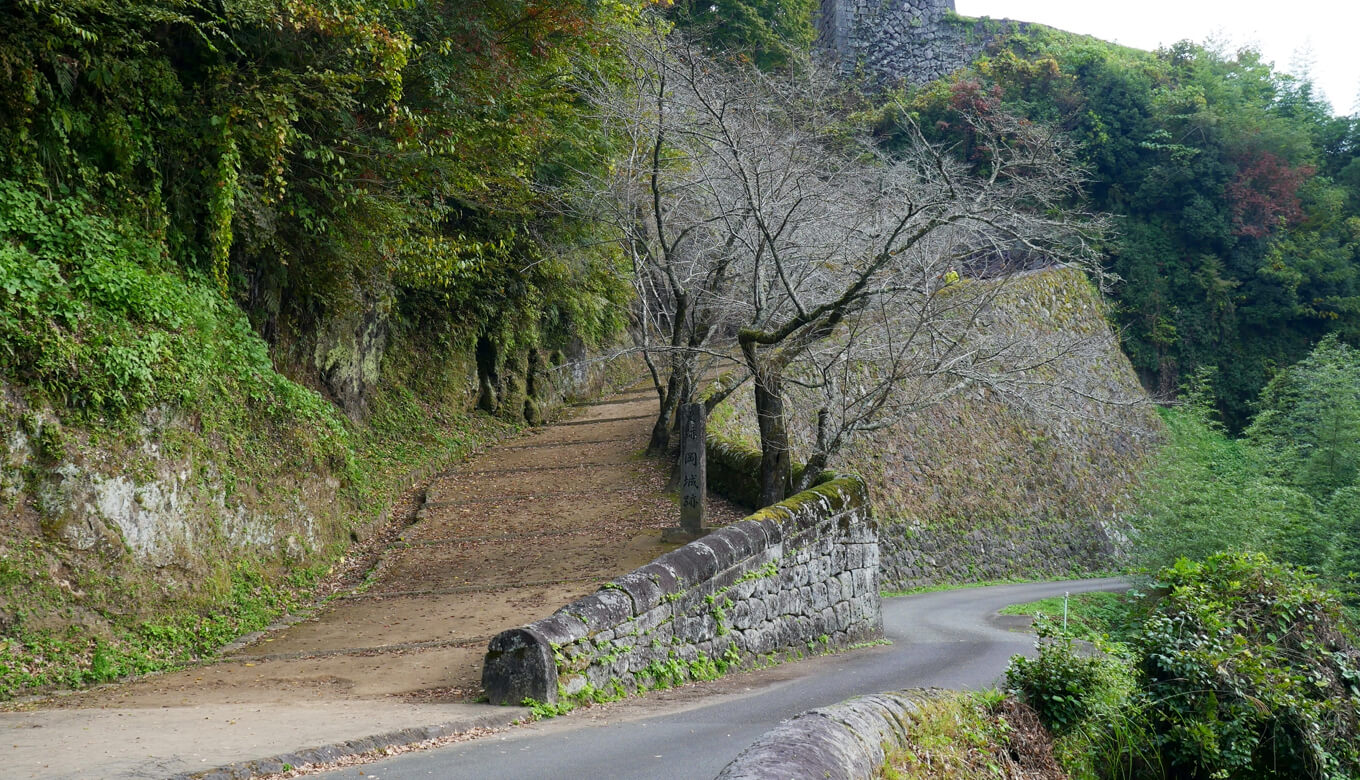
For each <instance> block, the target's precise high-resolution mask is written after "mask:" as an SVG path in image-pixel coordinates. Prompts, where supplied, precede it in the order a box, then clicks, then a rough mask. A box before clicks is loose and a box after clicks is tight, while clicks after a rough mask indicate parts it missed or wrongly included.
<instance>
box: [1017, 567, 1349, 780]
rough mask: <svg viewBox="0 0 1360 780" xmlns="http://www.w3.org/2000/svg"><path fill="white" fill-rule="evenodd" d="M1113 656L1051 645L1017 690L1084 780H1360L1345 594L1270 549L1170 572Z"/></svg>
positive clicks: (1020, 677) (1024, 668) (1023, 663)
mask: <svg viewBox="0 0 1360 780" xmlns="http://www.w3.org/2000/svg"><path fill="white" fill-rule="evenodd" d="M1151 594H1152V595H1150V596H1149V597H1148V599H1149V601H1150V602H1151V603H1150V604H1149V606H1148V612H1147V613H1146V614H1147V617H1146V618H1145V619H1144V620H1143V621H1142V624H1141V625H1140V626H1138V627H1137V628H1136V629H1135V630H1134V631H1133V632H1132V635H1131V636H1132V639H1131V641H1130V643H1129V644H1128V645H1106V646H1105V650H1106V651H1107V653H1106V654H1105V656H1104V657H1100V658H1093V657H1089V656H1087V655H1083V654H1081V653H1080V652H1078V651H1077V650H1076V649H1075V648H1074V646H1073V644H1072V643H1071V642H1070V641H1057V642H1053V641H1049V642H1046V644H1044V645H1042V646H1041V647H1040V654H1039V658H1038V659H1037V660H1027V659H1023V658H1016V659H1014V660H1013V661H1012V666H1011V669H1010V670H1009V671H1008V672H1007V680H1008V682H1009V683H1010V685H1011V687H1012V689H1014V690H1015V691H1016V692H1017V693H1019V694H1020V695H1021V697H1022V698H1023V699H1024V700H1025V701H1027V702H1028V703H1029V704H1031V706H1033V707H1034V708H1035V709H1036V710H1038V712H1039V714H1040V716H1041V717H1042V718H1043V719H1044V721H1045V723H1046V724H1047V725H1049V726H1050V727H1051V728H1053V729H1054V731H1055V733H1056V734H1058V735H1059V739H1058V754H1059V755H1060V756H1062V757H1063V758H1064V761H1065V763H1066V764H1067V765H1068V768H1069V770H1071V771H1072V772H1073V774H1075V775H1076V776H1079V777H1087V776H1089V777H1110V778H1160V777H1174V778H1220V777H1222V778H1228V777H1231V778H1327V779H1328V780H1331V779H1333V778H1335V779H1337V780H1340V779H1341V778H1354V777H1357V776H1360V720H1358V719H1357V714H1358V713H1360V648H1357V646H1356V644H1355V642H1354V637H1353V635H1352V634H1351V633H1350V628H1349V627H1348V626H1347V624H1346V622H1345V620H1344V618H1343V616H1342V612H1341V607H1340V604H1339V602H1338V601H1337V599H1336V598H1335V597H1334V596H1333V595H1331V594H1329V593H1328V592H1327V591H1325V590H1323V589H1321V588H1320V587H1319V586H1318V585H1317V583H1316V581H1315V580H1314V579H1313V577H1312V576H1311V575H1309V574H1306V573H1304V572H1301V571H1300V570H1298V569H1295V568H1293V567H1290V566H1288V565H1284V564H1279V563H1275V562H1272V561H1271V560H1269V559H1268V558H1266V557H1265V556H1263V555H1260V554H1247V553H1244V554H1218V555H1213V556H1210V557H1209V558H1208V559H1206V560H1205V561H1203V562H1191V561H1188V560H1185V559H1182V560H1180V561H1178V562H1177V563H1176V564H1175V565H1173V566H1171V567H1168V568H1166V569H1163V570H1162V571H1161V572H1160V573H1159V575H1158V577H1157V578H1156V581H1155V587H1154V589H1153V590H1152V591H1151Z"/></svg>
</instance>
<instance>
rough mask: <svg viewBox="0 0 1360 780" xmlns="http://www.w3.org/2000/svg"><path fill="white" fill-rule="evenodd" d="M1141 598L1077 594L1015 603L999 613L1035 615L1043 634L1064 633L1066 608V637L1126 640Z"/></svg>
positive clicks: (1131, 594)
mask: <svg viewBox="0 0 1360 780" xmlns="http://www.w3.org/2000/svg"><path fill="white" fill-rule="evenodd" d="M1138 604H1139V597H1138V594H1136V593H1105V592H1095V593H1076V594H1073V595H1072V596H1070V597H1067V598H1065V597H1063V596H1054V597H1053V598H1048V599H1040V600H1039V601H1031V602H1027V603H1024V604H1012V605H1010V606H1008V607H1003V608H1002V609H1001V610H1000V614H1002V615H1032V616H1034V618H1035V624H1036V625H1040V624H1042V628H1041V633H1042V632H1056V631H1059V630H1061V626H1062V621H1063V610H1064V607H1065V608H1066V610H1067V630H1066V632H1065V635H1066V636H1070V637H1072V638H1074V639H1080V640H1085V641H1088V642H1096V641H1102V640H1107V639H1113V640H1115V641H1119V642H1123V641H1126V640H1127V638H1128V637H1127V636H1126V635H1125V633H1124V632H1125V629H1126V627H1128V626H1129V625H1131V624H1132V623H1134V622H1136V621H1135V619H1134V617H1133V616H1134V615H1135V614H1137V611H1138Z"/></svg>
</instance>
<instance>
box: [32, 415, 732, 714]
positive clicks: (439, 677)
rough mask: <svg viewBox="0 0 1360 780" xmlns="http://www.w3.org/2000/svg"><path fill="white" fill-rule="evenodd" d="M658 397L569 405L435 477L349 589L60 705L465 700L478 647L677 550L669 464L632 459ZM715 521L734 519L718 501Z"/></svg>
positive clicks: (475, 672) (478, 662)
mask: <svg viewBox="0 0 1360 780" xmlns="http://www.w3.org/2000/svg"><path fill="white" fill-rule="evenodd" d="M655 410H656V396H655V394H654V393H652V392H650V391H643V390H640V389H634V390H631V391H627V392H625V393H623V394H621V395H618V396H614V397H612V398H608V399H605V400H604V401H599V402H594V403H591V404H583V405H580V406H577V407H573V408H572V409H570V410H568V414H567V415H566V416H565V418H564V419H563V420H561V421H559V422H557V423H555V424H551V425H547V426H543V427H540V428H536V429H533V430H531V431H529V432H527V433H526V434H524V435H522V436H519V437H517V438H515V439H512V440H509V441H507V442H505V443H503V444H501V445H498V446H495V447H493V448H491V449H489V450H487V451H486V452H484V453H482V454H481V455H479V456H477V457H475V458H474V459H472V460H469V461H468V462H466V463H463V464H461V465H459V466H457V467H456V468H454V469H452V470H450V471H448V472H446V473H444V474H441V475H439V476H438V477H436V478H435V479H434V480H432V481H431V483H430V484H429V486H428V487H427V488H426V491H425V500H424V504H423V506H422V507H421V509H420V510H419V512H418V513H417V516H416V522H414V523H413V524H412V525H410V526H409V527H407V528H405V529H404V530H403V531H402V532H401V534H400V536H399V537H397V539H396V541H395V542H394V543H392V544H391V545H390V546H387V547H386V549H384V550H382V551H381V554H380V556H379V562H378V564H377V565H376V566H375V567H374V568H373V569H372V570H371V571H370V572H369V576H368V578H367V581H366V582H365V583H364V584H363V585H362V586H361V587H359V588H358V589H357V590H355V591H353V592H350V593H347V594H345V595H342V596H341V597H339V598H337V599H335V600H334V601H332V602H331V603H330V604H329V605H328V606H327V607H325V608H323V609H322V610H320V611H319V612H318V613H317V614H315V615H313V616H312V617H310V618H308V619H306V620H303V621H301V622H298V623H296V624H294V625H292V626H289V627H287V628H285V629H282V630H278V631H275V632H272V633H270V634H267V635H266V636H264V637H262V638H261V639H260V640H259V641H256V642H254V643H252V644H250V645H249V646H246V647H244V648H241V649H238V650H236V651H234V652H232V653H230V654H228V655H227V656H226V657H224V658H223V659H222V660H221V661H219V662H217V663H213V664H210V665H206V666H200V667H195V668H192V669H187V670H184V671H181V672H176V673H171V674H164V675H157V676H152V677H148V678H145V679H142V680H138V681H134V682H132V683H128V684H123V685H115V686H105V687H102V688H100V689H97V690H94V691H89V692H86V693H82V694H76V695H71V696H65V697H61V698H60V699H59V700H57V701H55V702H53V703H54V704H55V705H56V706H60V707H67V708H69V707H75V708H109V707H116V708H136V707H166V706H170V707H175V706H186V705H192V706H198V707H202V706H216V705H241V704H251V703H260V704H272V703H289V704H297V703H303V702H306V703H316V704H322V703H324V702H326V701H334V700H343V701H353V700H354V699H384V700H386V701H389V702H391V701H394V700H395V701H406V702H411V703H439V702H455V701H471V700H473V699H475V698H477V697H478V696H480V694H481V687H480V681H481V667H482V656H483V654H484V653H485V651H486V645H487V642H488V640H490V638H491V637H492V636H493V635H495V634H496V633H498V632H499V631H502V630H504V629H506V628H511V627H514V626H518V625H522V624H524V623H527V622H530V621H532V620H534V619H537V618H539V617H544V616H546V615H548V614H551V613H552V612H553V611H554V610H555V609H557V608H558V607H560V606H563V605H565V604H567V603H568V602H569V601H571V600H573V599H575V598H577V597H579V596H582V595H585V594H587V593H590V592H592V591H594V590H595V589H596V588H597V587H598V586H599V585H600V584H602V583H604V582H607V581H608V580H610V579H613V578H614V577H616V576H618V575H620V574H623V573H625V572H627V571H630V570H632V569H634V568H636V567H638V566H641V565H642V564H644V563H647V562H648V561H651V560H652V559H654V558H655V557H656V556H658V555H660V554H661V553H662V552H665V551H666V550H668V549H672V547H673V546H668V545H662V544H661V542H660V529H661V528H662V527H664V526H667V525H675V524H676V522H677V518H676V515H677V510H676V507H675V503H674V501H673V500H672V499H671V498H669V497H667V496H666V495H665V494H664V493H663V492H662V488H663V486H664V484H665V477H666V474H665V471H664V468H663V467H662V466H661V465H660V464H659V463H658V462H656V461H655V460H652V459H648V458H644V457H643V456H642V455H641V452H642V450H643V448H644V447H645V445H646V441H647V436H648V434H649V432H650V428H651V424H652V420H653V419H654V417H653V415H654V414H655ZM710 514H711V515H712V517H713V520H714V522H715V523H717V524H723V523H725V522H729V521H732V520H735V519H738V518H740V516H741V515H742V514H743V513H742V512H740V511H739V510H738V509H737V508H736V507H733V506H731V505H727V504H724V503H722V502H720V501H715V502H714V506H713V507H712V508H711V510H710Z"/></svg>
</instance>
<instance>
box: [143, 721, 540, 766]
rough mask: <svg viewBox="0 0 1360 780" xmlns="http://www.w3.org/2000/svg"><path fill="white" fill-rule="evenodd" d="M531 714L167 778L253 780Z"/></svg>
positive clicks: (420, 729) (419, 729)
mask: <svg viewBox="0 0 1360 780" xmlns="http://www.w3.org/2000/svg"><path fill="white" fill-rule="evenodd" d="M527 717H529V710H528V709H527V708H525V707H497V708H495V710H494V711H492V712H488V713H486V714H485V715H479V716H477V717H473V718H463V719H461V720H456V721H449V722H447V723H440V724H437V725H434V726H413V727H411V728H406V729H400V730H397V731H389V732H387V733H385V734H375V735H373V736H371V737H360V738H358V739H350V740H346V741H344V742H336V743H333V744H329V745H320V746H317V747H309V748H303V749H302V750H297V751H294V752H291V753H280V754H278V755H274V756H269V757H267V758H257V759H254V760H250V761H235V762H232V763H230V764H227V765H225V766H219V767H214V768H213V769H201V770H197V771H194V772H181V773H180V774H176V775H171V776H170V777H168V778H166V780H250V778H254V777H259V776H260V775H269V774H277V773H280V772H285V771H287V769H285V766H287V767H289V768H297V767H299V766H302V765H303V764H328V763H331V762H333V761H338V760H340V759H342V758H347V757H349V756H357V755H360V754H361V753H367V752H369V751H371V750H379V749H382V748H391V747H401V746H403V745H413V744H415V743H417V742H425V741H426V740H431V739H440V738H442V737H448V736H452V735H454V734H461V733H463V732H465V731H471V730H472V729H492V728H503V727H506V726H511V725H514V724H515V723H518V722H519V721H521V720H524V719H525V718H527Z"/></svg>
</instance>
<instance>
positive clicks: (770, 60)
mask: <svg viewBox="0 0 1360 780" xmlns="http://www.w3.org/2000/svg"><path fill="white" fill-rule="evenodd" d="M816 12H817V5H816V3H815V2H813V0H676V2H675V3H674V4H673V5H672V6H671V10H670V12H669V15H670V17H671V18H672V19H674V20H675V24H676V26H677V27H679V28H681V29H683V30H687V31H689V32H691V33H692V34H697V35H698V36H699V38H700V39H701V40H703V41H704V42H705V43H707V44H708V45H709V46H710V47H712V48H713V49H714V50H716V51H717V52H718V53H719V55H720V56H722V55H725V56H729V57H740V58H742V59H746V60H749V61H751V62H753V63H754V64H755V65H756V66H757V67H759V68H762V69H774V68H780V67H783V66H785V65H788V64H789V62H790V61H791V60H794V59H797V58H798V57H800V56H802V55H805V54H806V53H807V52H808V51H809V50H810V49H811V48H812V42H813V39H814V38H816V35H817V30H816V28H815V27H814V26H813V18H814V14H815V13H816Z"/></svg>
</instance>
